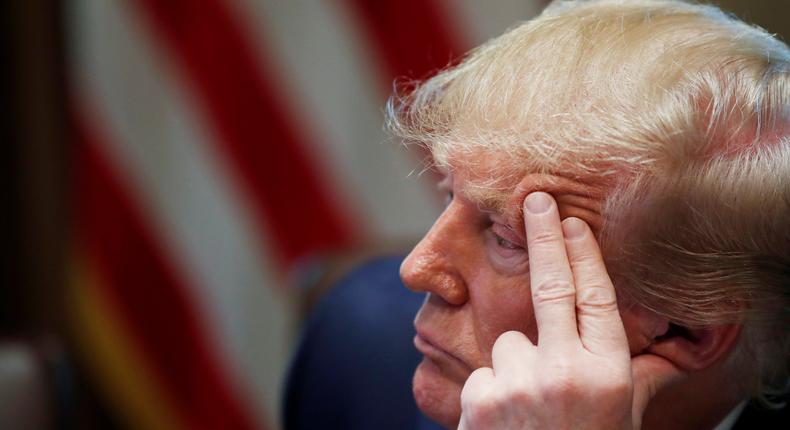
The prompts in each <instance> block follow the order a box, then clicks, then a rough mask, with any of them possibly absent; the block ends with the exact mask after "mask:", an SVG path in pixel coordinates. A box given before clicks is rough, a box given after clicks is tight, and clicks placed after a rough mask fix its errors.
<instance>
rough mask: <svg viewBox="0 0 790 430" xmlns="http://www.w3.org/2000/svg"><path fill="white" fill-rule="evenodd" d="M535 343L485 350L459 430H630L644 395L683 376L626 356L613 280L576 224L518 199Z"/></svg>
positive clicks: (546, 206)
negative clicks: (487, 355) (486, 360)
mask: <svg viewBox="0 0 790 430" xmlns="http://www.w3.org/2000/svg"><path fill="white" fill-rule="evenodd" d="M524 223H525V227H526V232H527V247H528V251H529V268H530V284H531V290H532V302H533V306H534V308H535V319H536V321H537V327H538V338H539V339H538V344H537V345H534V344H533V343H532V342H530V340H529V339H528V338H527V337H526V336H525V335H524V334H523V333H520V332H516V331H510V332H506V333H504V334H502V335H501V336H500V337H499V338H498V339H497V341H496V343H495V344H494V348H493V351H492V353H491V355H492V357H491V359H492V367H493V368H489V367H482V368H480V369H477V370H475V371H474V372H472V374H471V375H470V376H469V379H467V381H466V384H465V385H464V388H463V391H462V393H461V408H462V415H461V421H460V425H459V429H463V430H472V429H486V430H491V429H570V428H573V429H632V428H639V427H640V425H641V420H642V415H643V414H644V410H645V408H646V407H647V404H648V402H649V401H650V399H651V398H652V397H653V396H654V395H655V393H656V392H657V391H658V390H659V389H660V388H661V387H663V386H664V385H666V384H667V383H668V382H670V381H671V380H673V379H675V378H677V377H679V376H680V375H682V373H681V371H679V370H678V369H677V368H675V367H674V366H673V365H672V364H671V363H670V362H668V361H666V360H664V359H662V358H660V357H658V356H655V355H651V354H643V355H638V356H635V357H634V358H633V359H632V358H631V356H630V352H629V348H628V339H627V338H626V334H625V329H624V327H623V322H622V320H621V318H620V314H619V312H618V310H617V298H616V295H615V290H614V287H613V286H612V281H611V280H610V279H609V275H608V274H607V272H606V268H605V267H604V263H603V259H602V257H601V253H600V250H599V249H598V244H597V242H596V240H595V237H594V235H593V233H592V231H591V230H590V228H589V227H588V226H587V224H586V223H584V222H583V221H582V220H580V219H578V218H567V219H565V220H564V221H563V222H562V223H561V222H560V218H559V212H558V209H557V205H556V203H555V202H554V199H552V197H551V196H550V195H548V194H546V193H542V192H536V193H532V194H530V195H529V196H527V198H526V199H525V200H524Z"/></svg>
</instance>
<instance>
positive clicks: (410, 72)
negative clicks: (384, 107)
mask: <svg viewBox="0 0 790 430" xmlns="http://www.w3.org/2000/svg"><path fill="white" fill-rule="evenodd" d="M346 2H347V3H348V4H349V6H350V7H351V9H352V11H354V13H356V14H357V16H358V18H359V19H360V21H361V23H362V25H363V27H364V29H365V31H366V32H367V34H368V35H369V36H370V38H371V40H372V42H373V47H374V48H375V50H376V52H377V54H378V55H379V59H380V62H381V63H382V65H383V67H384V71H385V76H383V78H384V81H385V82H384V84H385V85H387V88H388V89H389V88H390V86H391V85H392V81H393V79H395V78H400V77H408V78H411V79H424V78H426V77H428V76H429V75H430V74H431V73H432V72H434V71H436V70H437V69H440V68H442V67H445V66H447V65H449V64H450V63H451V62H452V61H454V60H457V59H458V58H460V57H461V55H462V54H463V52H464V51H466V49H465V48H466V46H465V45H466V44H465V43H463V42H462V39H461V33H460V32H459V31H458V30H457V29H456V28H454V25H453V22H452V20H451V19H450V16H449V14H447V13H446V12H445V11H444V10H443V8H442V7H441V5H442V3H441V2H440V1H437V0H377V1H370V0H346Z"/></svg>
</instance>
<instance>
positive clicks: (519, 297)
mask: <svg viewBox="0 0 790 430" xmlns="http://www.w3.org/2000/svg"><path fill="white" fill-rule="evenodd" d="M475 281H476V282H475V285H474V286H473V287H472V288H470V304H471V305H472V307H473V312H474V318H475V328H476V335H477V344H478V347H479V349H480V355H481V358H482V360H483V361H484V363H483V364H485V365H490V362H491V349H492V348H493V346H494V342H496V340H497V338H498V337H499V335H501V334H502V333H504V332H506V331H510V330H517V331H520V332H522V333H524V334H526V335H527V337H528V338H529V339H530V340H532V341H533V342H534V341H535V340H536V339H537V328H536V325H535V315H534V312H533V308H532V298H531V294H530V290H529V276H528V275H525V276H516V277H509V278H505V279H501V278H499V279H497V278H496V277H492V278H489V279H476V280H475Z"/></svg>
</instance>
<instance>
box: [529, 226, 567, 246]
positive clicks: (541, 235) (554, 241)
mask: <svg viewBox="0 0 790 430" xmlns="http://www.w3.org/2000/svg"><path fill="white" fill-rule="evenodd" d="M528 240H529V241H530V242H531V243H532V244H533V245H536V246H557V245H560V244H561V238H560V236H559V235H557V234H556V233H554V232H552V231H548V230H541V231H536V232H534V233H532V234H530V235H529V237H528ZM562 246H564V245H562Z"/></svg>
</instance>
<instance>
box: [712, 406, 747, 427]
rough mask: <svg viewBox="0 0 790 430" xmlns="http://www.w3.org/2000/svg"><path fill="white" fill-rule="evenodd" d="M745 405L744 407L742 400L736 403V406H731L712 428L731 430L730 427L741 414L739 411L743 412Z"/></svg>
mask: <svg viewBox="0 0 790 430" xmlns="http://www.w3.org/2000/svg"><path fill="white" fill-rule="evenodd" d="M745 407H746V401H745V400H744V401H742V402H741V403H738V406H736V407H735V408H733V409H732V410H731V411H730V413H729V414H727V416H726V417H724V419H723V420H721V422H720V423H719V425H717V426H716V427H714V428H713V430H731V429H732V427H733V426H734V425H735V422H736V421H738V417H740V416H741V412H743V409H744V408H745Z"/></svg>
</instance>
